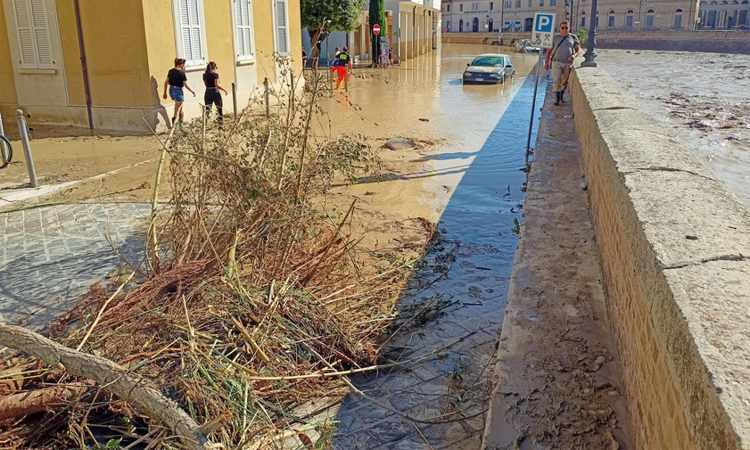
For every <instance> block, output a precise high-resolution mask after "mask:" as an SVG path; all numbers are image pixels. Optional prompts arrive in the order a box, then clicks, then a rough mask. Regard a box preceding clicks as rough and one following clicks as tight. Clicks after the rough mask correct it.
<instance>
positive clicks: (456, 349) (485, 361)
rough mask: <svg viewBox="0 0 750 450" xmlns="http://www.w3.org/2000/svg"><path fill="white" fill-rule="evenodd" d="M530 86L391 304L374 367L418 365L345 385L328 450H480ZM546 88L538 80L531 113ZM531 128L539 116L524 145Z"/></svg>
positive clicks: (470, 170) (518, 197) (512, 246)
mask: <svg viewBox="0 0 750 450" xmlns="http://www.w3.org/2000/svg"><path fill="white" fill-rule="evenodd" d="M534 82H535V79H534V76H529V77H527V79H526V80H525V81H524V82H523V84H522V86H521V87H520V89H519V91H518V92H517V93H516V95H515V96H514V98H513V99H512V101H511V102H510V104H509V105H508V107H507V109H506V111H505V113H504V114H503V115H502V117H501V118H500V119H499V121H498V122H497V124H496V125H495V127H494V129H493V130H492V131H491V133H490V135H489V136H488V138H487V139H486V141H485V142H484V144H483V145H482V147H481V149H480V150H479V152H477V154H476V158H475V159H474V161H473V162H472V163H471V164H470V165H469V166H468V167H467V168H466V170H465V174H464V176H463V179H462V180H461V182H460V183H459V184H458V186H457V187H456V189H455V191H454V193H453V195H452V197H451V199H450V200H449V202H448V204H447V206H446V208H445V210H444V212H443V214H442V216H441V218H440V221H439V227H438V228H439V231H440V234H439V238H438V239H437V240H436V241H435V242H434V243H433V245H432V247H431V248H430V249H429V251H428V252H427V253H426V255H425V256H424V258H423V260H422V261H421V264H420V265H419V266H418V269H417V270H416V271H415V273H414V274H413V275H412V276H411V279H410V281H409V283H408V287H407V288H406V289H405V290H404V292H403V293H402V295H401V298H400V299H399V305H398V318H397V320H396V325H395V326H394V330H396V329H397V330H398V331H397V332H396V333H395V334H394V335H393V336H392V337H391V338H390V339H389V340H388V342H387V344H386V346H385V347H384V352H383V358H382V362H388V361H392V360H396V361H405V360H414V359H417V360H418V361H417V362H412V363H409V364H406V365H404V366H398V367H395V368H392V369H388V370H383V371H381V372H379V373H374V374H369V375H363V376H358V377H355V378H353V379H352V383H353V385H354V386H356V388H357V390H359V391H361V393H357V392H351V393H350V394H349V395H347V397H346V398H345V400H344V401H343V403H342V405H341V407H340V409H339V411H338V413H337V416H336V418H335V420H336V421H337V422H338V427H337V431H336V434H335V435H334V438H333V447H334V448H336V449H342V450H343V449H376V448H383V449H389V448H399V449H402V448H404V449H405V448H415V449H417V448H426V447H428V448H429V447H430V446H431V447H434V448H449V447H450V445H451V443H452V442H455V443H459V442H460V443H461V445H462V446H463V447H462V448H464V447H466V446H467V445H468V446H474V447H477V448H478V447H479V442H480V441H481V435H482V431H483V424H484V417H483V416H484V412H485V409H486V405H487V399H488V396H489V393H490V390H491V388H492V380H491V379H490V377H489V376H488V373H491V372H488V371H491V368H490V367H489V364H490V363H491V361H492V356H493V354H494V351H495V347H496V343H497V338H498V336H499V332H500V328H501V325H502V320H503V312H504V308H505V304H506V291H507V287H508V283H509V280H510V275H511V269H512V265H513V257H514V254H515V250H516V246H517V234H516V232H517V228H518V224H519V221H520V220H521V219H522V207H521V203H522V202H523V195H524V194H523V190H524V184H525V181H526V173H525V171H524V170H523V169H524V168H525V161H524V156H525V151H526V148H525V147H526V138H527V133H528V125H529V114H530V112H531V101H532V97H533V91H534ZM545 85H546V83H545V81H544V80H541V81H540V85H539V94H538V97H537V108H540V107H541V105H542V104H543V97H544V92H545ZM538 124H539V114H537V118H536V120H535V127H534V136H533V137H532V139H536V137H535V135H536V129H537V128H538ZM447 155H451V154H450V153H449V154H447ZM464 156H466V155H464V154H463V153H454V154H453V157H458V158H462V157H464ZM424 355H427V357H424V358H422V357H421V356H424ZM474 444H475V445H474ZM467 448H468V447H467Z"/></svg>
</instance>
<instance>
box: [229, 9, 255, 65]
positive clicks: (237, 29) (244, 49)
mask: <svg viewBox="0 0 750 450" xmlns="http://www.w3.org/2000/svg"><path fill="white" fill-rule="evenodd" d="M250 1H251V0H232V3H233V5H232V7H233V9H234V11H233V12H234V45H235V50H236V52H237V55H236V56H237V61H248V60H252V59H253V58H254V57H255V42H254V41H255V39H254V37H253V8H252V4H251V3H250Z"/></svg>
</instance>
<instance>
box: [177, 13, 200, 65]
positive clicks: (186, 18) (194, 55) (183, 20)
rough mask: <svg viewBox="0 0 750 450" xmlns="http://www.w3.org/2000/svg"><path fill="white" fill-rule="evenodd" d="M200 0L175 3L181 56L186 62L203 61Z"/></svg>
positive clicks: (197, 62)
mask: <svg viewBox="0 0 750 450" xmlns="http://www.w3.org/2000/svg"><path fill="white" fill-rule="evenodd" d="M199 2H200V0H179V2H178V3H177V11H176V12H177V18H176V19H177V21H178V22H179V23H178V25H177V28H178V31H179V34H180V41H181V43H182V55H181V56H182V57H183V58H185V59H186V60H187V61H188V63H192V64H199V63H202V62H204V61H205V55H204V52H203V31H202V29H203V23H202V22H203V19H202V17H201V8H200V3H199Z"/></svg>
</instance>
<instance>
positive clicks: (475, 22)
mask: <svg viewBox="0 0 750 450" xmlns="http://www.w3.org/2000/svg"><path fill="white" fill-rule="evenodd" d="M471 31H472V32H474V33H478V32H479V17H475V18H473V19H472V20H471Z"/></svg>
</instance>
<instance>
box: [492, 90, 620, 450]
mask: <svg viewBox="0 0 750 450" xmlns="http://www.w3.org/2000/svg"><path fill="white" fill-rule="evenodd" d="M542 114H543V115H542V125H541V129H540V131H539V136H540V137H539V140H538V144H537V149H536V155H535V161H534V163H533V165H532V169H531V173H530V174H529V185H528V192H527V197H526V203H525V207H524V210H525V214H526V217H525V219H524V224H523V230H522V235H521V243H520V245H519V250H518V254H517V256H516V263H515V267H514V270H513V276H512V279H511V287H510V291H509V293H508V306H507V308H506V316H505V321H504V323H503V331H502V337H501V339H500V343H499V349H498V355H497V357H498V363H497V367H496V371H495V378H496V382H497V386H496V388H495V391H494V394H493V399H492V402H491V405H490V414H489V417H488V421H487V427H486V437H485V442H484V444H485V448H486V449H488V450H495V449H497V450H500V449H503V450H504V449H514V450H515V449H521V450H525V449H534V450H545V449H574V448H575V449H604V450H616V449H627V448H632V447H631V445H630V436H629V433H628V432H627V430H628V428H629V427H628V424H629V422H630V420H629V417H628V415H627V412H626V408H625V402H624V398H623V396H622V388H621V380H620V376H621V374H622V372H621V367H620V365H619V363H618V360H617V358H616V357H615V355H614V351H613V342H612V337H611V335H610V332H609V324H608V322H607V314H606V309H605V297H604V290H603V288H602V280H601V277H602V275H601V268H600V266H599V253H598V249H597V246H596V241H595V239H594V229H593V225H592V222H591V216H590V213H589V203H588V198H587V194H586V190H585V181H584V179H583V178H582V172H581V166H580V158H581V151H580V147H579V144H578V140H577V137H576V134H575V130H574V125H573V117H572V114H573V113H572V111H571V108H570V105H569V104H568V105H564V106H559V107H558V106H554V105H553V104H552V96H551V95H549V96H548V97H547V102H546V104H545V106H544V110H543V113H542Z"/></svg>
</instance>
